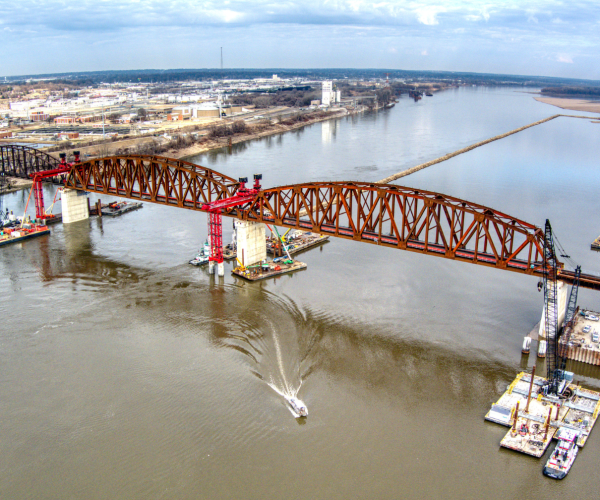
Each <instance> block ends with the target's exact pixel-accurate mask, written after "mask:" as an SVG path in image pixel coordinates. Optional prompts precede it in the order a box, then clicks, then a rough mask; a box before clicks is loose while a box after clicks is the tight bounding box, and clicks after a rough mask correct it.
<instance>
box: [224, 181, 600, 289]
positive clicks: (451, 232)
mask: <svg viewBox="0 0 600 500" xmlns="http://www.w3.org/2000/svg"><path fill="white" fill-rule="evenodd" d="M225 215H232V216H234V217H238V218H241V219H245V220H254V221H257V222H268V223H273V224H276V225H279V226H283V227H288V228H296V229H301V230H305V231H313V232H316V233H321V234H326V235H331V236H336V237H339V238H347V239H351V240H355V241H362V242H365V243H372V244H376V245H382V246H387V247H392V248H399V249H402V250H408V251H411V252H418V253H422V254H426V255H434V256H438V257H445V258H447V259H453V260H460V261H463V262H471V263H473V264H479V265H484V266H490V267H495V268H498V269H505V270H508V271H514V272H518V273H522V274H530V275H535V276H543V275H544V274H545V273H546V269H545V267H546V265H545V261H544V252H543V249H544V232H543V231H542V230H541V229H540V228H538V227H536V226H534V225H533V224H529V223H527V222H524V221H522V220H519V219H517V218H515V217H511V216H509V215H506V214H504V213H502V212H499V211H497V210H494V209H491V208H488V207H484V206H482V205H478V204H475V203H471V202H468V201H465V200H460V199H458V198H453V197H451V196H446V195H443V194H440V193H433V192H430V191H423V190H417V189H413V188H407V187H402V186H396V185H393V184H370V183H359V182H322V183H310V184H298V185H292V186H284V187H278V188H273V189H267V190H264V191H261V192H260V193H259V194H258V196H257V197H256V199H255V200H254V201H253V202H252V203H251V204H249V205H248V206H246V207H242V208H241V209H240V208H233V209H231V210H230V211H229V212H226V213H225ZM558 267H559V269H558V279H560V280H563V281H565V282H567V283H569V284H572V283H573V279H574V273H573V271H568V270H565V269H564V265H563V264H562V263H560V262H559V263H558ZM580 286H581V287H585V288H591V289H595V290H600V277H599V276H594V275H589V274H582V275H581V279H580Z"/></svg>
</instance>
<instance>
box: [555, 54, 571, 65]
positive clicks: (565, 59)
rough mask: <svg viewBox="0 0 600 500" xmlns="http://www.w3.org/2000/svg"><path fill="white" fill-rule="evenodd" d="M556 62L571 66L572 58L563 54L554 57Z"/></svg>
mask: <svg viewBox="0 0 600 500" xmlns="http://www.w3.org/2000/svg"><path fill="white" fill-rule="evenodd" d="M556 60H557V61H558V62H560V63H568V64H573V58H572V57H570V56H567V55H565V54H558V55H557V56H556Z"/></svg>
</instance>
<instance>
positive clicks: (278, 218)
mask: <svg viewBox="0 0 600 500" xmlns="http://www.w3.org/2000/svg"><path fill="white" fill-rule="evenodd" d="M13 148H15V151H12V152H11V151H10V146H2V149H1V156H0V159H1V160H2V165H1V170H0V172H5V173H6V175H19V176H24V174H23V172H25V173H26V174H27V176H31V174H32V173H34V172H39V171H43V170H51V169H52V168H55V165H56V164H57V163H58V160H56V159H54V158H53V157H51V156H49V155H45V154H44V153H40V152H39V151H37V150H35V149H32V148H26V147H22V146H13ZM29 155H31V156H29ZM45 160H47V163H45V164H44V161H45ZM36 169H40V170H36ZM65 186H66V187H68V188H71V189H77V190H83V191H88V192H93V193H100V194H106V195H115V196H120V197H124V198H129V199H132V200H139V201H145V202H151V203H157V204H160V205H166V206H173V207H178V208H186V209H188V210H197V211H202V212H207V211H208V210H207V209H206V206H207V205H208V204H211V203H212V204H214V203H215V202H217V201H221V200H227V199H228V198H232V197H234V196H236V195H238V194H239V193H238V190H240V189H241V190H243V185H241V184H240V183H239V182H238V181H236V180H235V179H233V178H231V177H228V176H226V175H224V174H221V173H219V172H216V171H214V170H210V169H208V168H204V167H201V166H198V165H195V164H193V163H189V162H185V161H182V160H175V159H172V158H166V157H161V156H142V155H129V156H110V157H106V158H95V159H90V160H86V161H81V162H80V163H75V164H72V166H71V169H70V171H69V173H68V175H67V177H66V181H65ZM246 198H247V197H246ZM225 205H226V204H224V206H225ZM203 207H204V208H203ZM222 215H226V216H230V217H235V218H238V219H242V220H246V221H255V222H265V223H272V224H275V225H277V226H280V227H286V228H294V229H299V230H304V231H313V232H316V233H321V234H325V235H329V236H334V237H338V238H345V239H350V240H354V241H361V242H364V243H371V244H375V245H381V246H385V247H390V248H397V249H400V250H407V251H410V252H417V253H422V254H425V255H432V256H436V257H443V258H446V259H451V260H457V261H462V262H470V263H472V264H478V265H482V266H488V267H495V268H498V269H503V270H506V271H513V272H517V273H521V274H528V275H533V276H537V277H543V276H544V275H547V274H548V265H547V263H546V261H545V257H544V231H543V230H542V229H540V228H539V227H537V226H535V225H533V224H530V223H528V222H525V221H522V220H520V219H517V218H515V217H511V216H509V215H507V214H504V213H502V212H499V211H497V210H494V209H492V208H488V207H484V206H482V205H478V204H475V203H471V202H469V201H465V200H461V199H458V198H454V197H452V196H447V195H444V194H440V193H434V192H430V191H424V190H419V189H413V188H407V187H402V186H397V185H393V184H376V183H363V182H313V183H305V184H295V185H290V186H283V187H276V188H271V189H264V190H260V191H258V193H256V195H254V196H252V197H251V199H250V201H247V202H245V203H244V204H241V205H237V206H233V207H226V208H223V209H222ZM557 268H558V269H557V273H558V276H557V278H558V279H560V280H562V281H565V282H567V283H569V284H572V283H573V281H574V279H575V272H574V271H569V270H566V269H564V265H563V264H562V263H558V266H557ZM579 280H580V286H581V287H584V288H590V289H594V290H600V277H599V276H594V275H591V274H583V273H582V274H581V275H580V278H579Z"/></svg>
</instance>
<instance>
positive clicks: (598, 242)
mask: <svg viewBox="0 0 600 500" xmlns="http://www.w3.org/2000/svg"><path fill="white" fill-rule="evenodd" d="M591 248H592V250H598V251H600V236H598V237H597V238H596V239H595V240H594V241H592V244H591Z"/></svg>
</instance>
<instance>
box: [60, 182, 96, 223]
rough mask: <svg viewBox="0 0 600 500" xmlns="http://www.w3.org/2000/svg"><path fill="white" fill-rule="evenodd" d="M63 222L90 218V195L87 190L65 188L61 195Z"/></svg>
mask: <svg viewBox="0 0 600 500" xmlns="http://www.w3.org/2000/svg"><path fill="white" fill-rule="evenodd" d="M61 205H62V221H63V224H70V223H71V222H79V221H80V220H85V219H89V217H90V211H89V206H88V196H87V193H86V192H85V191H78V190H76V189H67V188H65V189H63V192H62V196H61Z"/></svg>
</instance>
